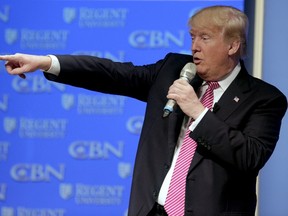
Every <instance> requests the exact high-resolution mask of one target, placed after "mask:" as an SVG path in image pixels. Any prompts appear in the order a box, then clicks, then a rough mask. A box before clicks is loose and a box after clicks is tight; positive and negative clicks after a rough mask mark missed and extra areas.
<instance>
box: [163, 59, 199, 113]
mask: <svg viewBox="0 0 288 216" xmlns="http://www.w3.org/2000/svg"><path fill="white" fill-rule="evenodd" d="M195 74H196V65H195V64H194V63H192V62H189V63H187V64H186V65H185V66H184V67H183V68H182V70H181V72H180V79H183V80H186V81H187V82H188V83H190V81H191V80H192V79H193V77H194V76H195ZM175 106H176V101H175V100H173V99H169V100H168V101H167V103H166V105H165V107H164V109H163V117H164V118H165V117H167V116H169V115H170V113H171V112H173V110H174V107H175Z"/></svg>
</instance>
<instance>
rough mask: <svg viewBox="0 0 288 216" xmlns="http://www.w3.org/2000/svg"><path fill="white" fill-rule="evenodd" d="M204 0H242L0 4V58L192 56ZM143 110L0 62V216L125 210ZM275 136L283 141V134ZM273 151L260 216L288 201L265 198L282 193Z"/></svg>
mask: <svg viewBox="0 0 288 216" xmlns="http://www.w3.org/2000/svg"><path fill="white" fill-rule="evenodd" d="M212 4H213V5H214V4H225V5H234V6H236V7H237V8H239V9H241V10H243V1H242V0H239V1H237V0H231V1H93V0H84V1H76V0H74V1H73V0H65V1H64V0H63V1H61V0H50V1H48V0H42V1H39V0H26V1H16V0H1V3H0V54H13V53H16V52H23V53H30V54H43V55H46V54H57V53H59V54H88V55H95V56H100V57H105V58H110V59H113V60H115V61H132V62H134V63H136V64H146V63H151V62H154V61H156V60H158V59H160V58H162V57H164V55H165V54H166V53H168V52H179V53H190V36H189V34H188V26H187V21H188V18H189V17H190V16H191V14H193V12H194V11H195V10H196V9H198V8H201V7H203V6H208V5H212ZM273 5H274V6H275V5H277V4H274V3H273V4H271V5H269V4H267V6H266V10H267V11H269V10H270V11H271V9H272V8H273ZM284 8H285V7H282V9H283V10H284ZM274 9H275V8H274ZM278 9H279V8H278ZM275 10H276V9H275ZM274 12H275V11H274ZM271 13H272V12H271ZM279 14H285V12H283V13H279ZM266 15H267V14H266ZM268 15H269V13H268ZM274 15H275V14H274ZM271 16H273V15H271ZM276 22H277V21H275V22H273V23H276ZM273 23H272V24H270V27H271V28H272V27H274V25H273ZM268 26H269V24H268ZM281 29H282V31H283V32H282V33H279V34H278V35H279V36H280V35H285V34H286V35H287V31H286V30H287V28H286V30H285V28H281ZM283 29H284V30H283ZM277 30H279V29H272V30H271V31H269V32H270V33H272V32H277ZM266 31H267V32H265V35H267V38H266V39H265V44H264V45H267V46H266V47H267V48H266V49H265V50H264V52H265V53H277V51H279V50H277V51H275V50H274V51H272V52H271V51H269V44H270V45H271V46H272V45H273V44H272V43H269V41H271V40H270V37H269V36H270V34H269V32H268V30H266ZM271 37H272V36H271ZM278 41H284V42H285V43H286V45H285V44H284V45H283V44H282V43H281V44H280V45H279V46H277V47H278V48H282V49H284V48H285V47H286V48H287V40H283V39H282V40H281V39H280V40H278ZM274 42H275V41H274ZM282 45H283V46H282ZM273 47H274V48H275V46H272V48H273ZM278 48H277V49H278ZM283 53H286V52H285V50H284V51H283ZM283 55H284V54H283ZM265 58H267V59H268V58H269V59H271V57H269V56H265V57H264V59H265ZM269 61H270V62H271V60H269ZM273 62H274V63H275V64H277V65H281V64H280V63H277V59H275V60H274V61H273ZM282 63H283V61H282ZM275 64H274V65H275ZM270 67H272V64H268V65H266V66H265V70H264V72H265V73H264V79H266V80H267V81H269V82H272V83H273V84H275V85H277V86H279V87H280V88H281V90H282V91H283V90H284V93H285V91H286V94H287V88H286V87H285V84H284V83H282V81H283V79H282V80H281V77H282V78H283V77H284V76H285V74H282V75H281V73H278V72H277V73H278V75H277V76H275V74H273V75H272V74H271V73H270V71H274V68H270ZM273 67H274V66H273ZM285 68H286V65H285ZM281 71H282V72H283V73H284V72H285V69H284V67H283V69H282V70H281ZM275 73H276V72H275ZM269 74H271V75H269ZM277 77H278V78H277ZM279 80H280V81H279ZM283 82H284V81H283ZM144 109H145V104H144V103H142V102H139V101H136V100H133V99H130V98H126V97H121V96H114V95H104V94H100V93H95V92H91V91H87V90H83V89H79V88H73V87H70V86H65V85H61V84H56V83H52V82H48V81H47V80H45V79H44V77H43V75H42V73H41V71H38V72H36V73H34V74H29V75H28V76H27V79H26V80H23V79H20V78H19V77H16V76H9V75H7V73H6V71H5V69H4V63H3V62H1V63H0V122H1V123H0V215H1V216H20V215H21V216H28V215H29V216H31V215H33V216H34V215H41V216H44V215H45V216H46V215H47V216H48V215H49V216H50V215H53V216H62V215H63V216H64V215H65V216H80V215H81V216H82V215H85V216H90V215H97V216H98V215H99V216H106V215H107V216H119V215H123V216H125V215H126V214H127V207H128V201H129V194H130V184H131V177H132V171H133V165H134V158H135V152H136V149H137V143H138V139H139V133H140V130H141V127H142V121H143V115H144ZM286 119H287V117H286ZM286 122H287V120H286ZM286 128H287V124H286ZM284 130H285V124H284ZM286 131H287V129H286ZM281 136H282V137H283V136H284V139H285V140H287V134H283V130H282V133H281ZM285 136H286V138H285ZM283 144H284V143H283V138H282V139H280V145H279V147H278V148H277V149H276V154H275V155H276V156H275V157H277V156H279V155H280V156H279V157H277V158H280V159H278V160H282V163H284V162H283V161H284V160H285V157H286V156H287V154H284V151H282V152H283V154H281V150H283V146H284V145H283ZM281 146H282V148H281ZM285 148H286V150H287V145H286V147H284V149H285ZM286 152H287V151H286ZM277 154H278V155H277ZM285 155H286V156H285ZM275 157H274V155H273V157H272V159H271V162H269V163H268V165H267V167H265V168H264V170H263V172H262V174H261V179H260V189H261V191H260V197H261V198H260V201H261V203H260V208H261V209H260V210H261V211H260V215H261V216H262V215H267V216H271V215H273V216H285V215H288V214H287V212H288V210H287V200H285V199H281V197H280V198H279V200H277V199H275V200H274V201H273V200H272V201H273V202H275V203H277V204H275V205H274V206H275V207H274V206H273V202H272V204H271V199H269V197H271V196H270V195H271V194H272V195H274V197H279V195H281V194H282V195H283V193H284V196H282V197H287V190H286V189H284V190H283V187H281V184H282V185H283V184H285V183H284V182H283V181H284V179H287V177H288V176H287V173H288V170H287V166H286V167H284V168H281V169H279V173H277V175H276V176H281V175H282V177H283V178H282V177H279V178H278V177H275V179H274V178H273V177H272V176H271V174H270V173H271V172H270V171H272V170H273V171H274V172H275V165H274V164H275V163H276V160H277V159H275ZM281 158H282V159H281ZM286 161H287V160H286ZM281 170H282V172H281ZM283 171H284V172H283ZM277 179H278V180H277ZM271 181H272V184H273V185H274V186H275V187H273V188H272V187H271V186H270V185H271ZM285 194H286V195H285ZM262 195H263V196H262ZM271 206H273V207H272V208H271ZM285 208H286V209H285ZM285 212H286V213H285Z"/></svg>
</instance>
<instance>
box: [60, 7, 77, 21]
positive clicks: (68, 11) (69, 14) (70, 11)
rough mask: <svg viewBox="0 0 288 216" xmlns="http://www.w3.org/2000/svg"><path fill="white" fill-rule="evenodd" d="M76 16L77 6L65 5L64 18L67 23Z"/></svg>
mask: <svg viewBox="0 0 288 216" xmlns="http://www.w3.org/2000/svg"><path fill="white" fill-rule="evenodd" d="M75 18H76V8H71V7H65V8H63V19H64V21H65V22H66V23H68V24H70V23H72V22H73V20H75Z"/></svg>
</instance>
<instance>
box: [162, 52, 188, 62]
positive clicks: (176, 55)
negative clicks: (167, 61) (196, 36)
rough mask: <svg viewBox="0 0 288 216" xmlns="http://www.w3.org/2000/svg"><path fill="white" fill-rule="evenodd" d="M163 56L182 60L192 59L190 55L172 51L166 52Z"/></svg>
mask: <svg viewBox="0 0 288 216" xmlns="http://www.w3.org/2000/svg"><path fill="white" fill-rule="evenodd" d="M165 58H174V59H183V60H187V61H192V60H193V57H192V55H189V54H184V53H174V52H170V53H168V54H167V55H166V56H165Z"/></svg>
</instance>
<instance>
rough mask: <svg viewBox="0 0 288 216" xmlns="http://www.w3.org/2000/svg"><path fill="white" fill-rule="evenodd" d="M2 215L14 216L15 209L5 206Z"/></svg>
mask: <svg viewBox="0 0 288 216" xmlns="http://www.w3.org/2000/svg"><path fill="white" fill-rule="evenodd" d="M0 213H1V215H2V216H14V209H13V208H11V207H6V206H3V207H2V208H1V212H0Z"/></svg>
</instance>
